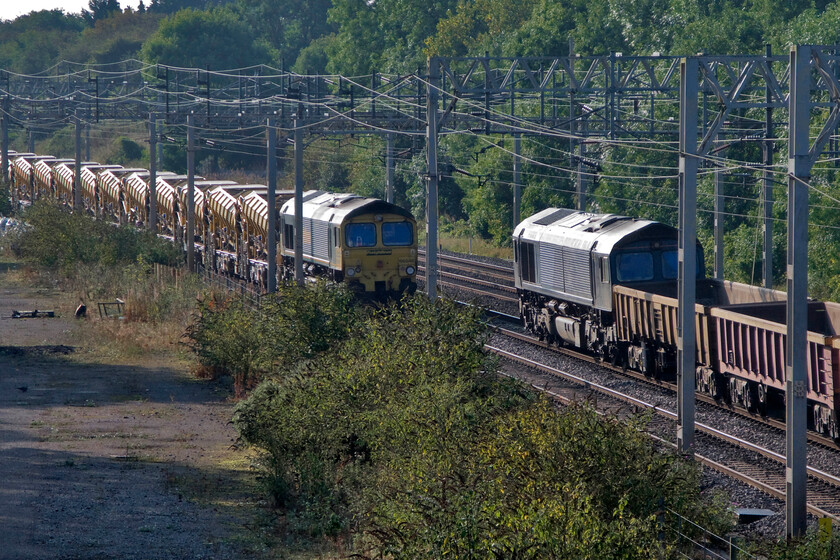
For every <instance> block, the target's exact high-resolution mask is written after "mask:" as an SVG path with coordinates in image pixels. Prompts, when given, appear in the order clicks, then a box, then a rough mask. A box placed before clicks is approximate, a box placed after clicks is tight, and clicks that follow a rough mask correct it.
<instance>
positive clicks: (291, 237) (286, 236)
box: [283, 224, 295, 250]
mask: <svg viewBox="0 0 840 560" xmlns="http://www.w3.org/2000/svg"><path fill="white" fill-rule="evenodd" d="M283 245H284V246H285V247H286V249H289V250H292V249H294V248H295V226H294V224H285V225H284V226H283Z"/></svg>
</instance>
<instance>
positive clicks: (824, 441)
mask: <svg viewBox="0 0 840 560" xmlns="http://www.w3.org/2000/svg"><path fill="white" fill-rule="evenodd" d="M446 258H451V259H454V261H455V262H457V263H459V264H460V265H462V266H467V265H468V264H469V263H475V265H476V268H475V270H476V273H481V271H482V270H484V268H485V267H488V266H489V267H492V269H499V268H506V267H502V266H499V265H492V264H490V263H483V262H480V261H472V260H470V259H465V258H462V257H451V256H449V255H447V256H446ZM511 274H512V269H511ZM451 278H453V279H458V278H460V277H458V276H452V277H451ZM466 278H468V280H467V281H468V282H470V283H471V284H472V285H463V284H460V283H452V282H441V283H440V285H441V286H443V287H448V288H452V289H456V290H463V291H467V292H469V293H472V294H475V295H477V296H484V297H487V298H491V299H496V300H498V301H501V302H505V303H508V304H511V303H514V302H515V303H517V305H518V299H517V298H516V297H510V296H506V295H503V294H499V293H498V286H495V285H491V286H488V288H490V289H484V288H482V287H481V285H480V284H478V283H476V282H475V281H474V280H473V279H472V278H470V277H466ZM510 280H511V282H512V281H513V279H512V277H511V279H510ZM513 292H514V293H515V288H514V289H513ZM500 315H505V314H504V313H501V314H500ZM507 320H511V321H513V322H516V323H518V322H519V317H513V316H508V318H507ZM499 332H501V333H503V334H505V335H506V336H509V337H511V338H516V339H518V340H522V341H524V342H528V343H531V344H535V345H537V346H540V347H544V348H546V347H547V346H546V345H545V344H543V343H541V342H539V341H537V340H536V339H534V337H532V336H529V335H525V334H523V333H520V332H516V331H512V330H508V329H501V328H499ZM550 348H551V349H552V350H554V351H557V352H560V353H562V354H565V355H567V356H571V357H573V358H576V359H579V360H583V361H586V362H589V363H593V364H597V365H598V366H600V367H604V368H606V369H608V370H610V371H612V372H614V373H616V374H619V375H623V376H628V377H632V378H633V379H635V380H637V381H639V382H642V383H648V384H651V383H652V384H656V385H659V386H662V387H665V388H667V389H669V390H670V391H672V392H674V393H676V391H677V389H678V388H677V385H676V383H673V382H668V381H657V380H653V379H651V378H648V377H646V376H645V375H644V374H642V373H640V372H636V371H633V370H628V369H625V368H621V367H616V366H613V365H611V364H607V363H604V362H601V361H599V360H596V359H595V358H593V357H592V356H590V355H588V354H584V353H581V352H578V351H575V350H571V349H569V348H559V347H553V346H552V347H550ZM696 399H697V400H698V401H700V402H705V403H707V404H710V405H712V406H717V407H721V405H720V404H719V403H718V402H717V401H715V399H714V398H713V397H711V396H709V395H706V394H703V393H697V394H696ZM721 408H724V409H725V410H728V411H730V412H731V413H733V414H737V415H739V416H740V417H742V418H744V419H747V420H749V421H751V422H756V423H759V424H762V425H764V426H768V427H770V428H773V429H775V430H778V431H779V432H781V433H784V431H785V428H786V425H785V422H784V421H783V420H779V419H777V418H772V417H768V416H761V415H759V414H756V413H753V412H749V411H747V410H745V409H742V408H740V407H721ZM808 441H809V442H811V443H814V444H817V445H821V446H824V447H826V448H829V449H833V450H836V449H838V443H837V442H835V441H834V440H832V439H831V438H829V437H826V436H823V435H820V434H817V433H814V432H810V431H809V432H808Z"/></svg>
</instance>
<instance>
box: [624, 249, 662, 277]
mask: <svg viewBox="0 0 840 560" xmlns="http://www.w3.org/2000/svg"><path fill="white" fill-rule="evenodd" d="M616 265H617V266H616V268H617V270H616V276H617V277H618V281H619V282H644V281H646V280H653V255H652V254H651V253H647V252H645V253H619V254H618V256H617V258H616Z"/></svg>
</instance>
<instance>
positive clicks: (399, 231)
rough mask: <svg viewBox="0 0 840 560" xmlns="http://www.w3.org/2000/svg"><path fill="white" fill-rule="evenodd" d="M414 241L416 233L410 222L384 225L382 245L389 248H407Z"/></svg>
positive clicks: (386, 223)
mask: <svg viewBox="0 0 840 560" xmlns="http://www.w3.org/2000/svg"><path fill="white" fill-rule="evenodd" d="M413 240H414V231H413V228H412V227H411V224H410V223H408V222H385V223H383V224H382V244H383V245H386V246H388V247H407V246H409V245H411V244H412V242H413Z"/></svg>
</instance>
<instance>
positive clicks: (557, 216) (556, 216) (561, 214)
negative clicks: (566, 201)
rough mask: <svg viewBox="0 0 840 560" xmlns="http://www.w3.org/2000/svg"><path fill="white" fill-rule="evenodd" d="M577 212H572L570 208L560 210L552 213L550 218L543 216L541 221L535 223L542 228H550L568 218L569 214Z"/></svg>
mask: <svg viewBox="0 0 840 560" xmlns="http://www.w3.org/2000/svg"><path fill="white" fill-rule="evenodd" d="M576 212H577V210H572V209H570V208H560V209H559V210H557V211H556V212H552V213H551V214H549V215H548V216H543V217H542V218H540V219H539V220H534V223H535V224H537V225H540V226H550V225H551V224H553V223H554V222H556V221H558V220H561V219H563V218H565V217H566V216H568V215H569V214H574V213H576Z"/></svg>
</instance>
